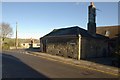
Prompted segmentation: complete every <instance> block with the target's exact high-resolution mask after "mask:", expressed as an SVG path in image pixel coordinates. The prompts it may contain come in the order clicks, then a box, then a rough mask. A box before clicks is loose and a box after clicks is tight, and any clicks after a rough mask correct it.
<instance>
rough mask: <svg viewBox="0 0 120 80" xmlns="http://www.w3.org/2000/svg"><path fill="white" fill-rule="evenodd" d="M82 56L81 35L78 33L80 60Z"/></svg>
mask: <svg viewBox="0 0 120 80" xmlns="http://www.w3.org/2000/svg"><path fill="white" fill-rule="evenodd" d="M80 56H81V35H80V34H79V35H78V60H80Z"/></svg>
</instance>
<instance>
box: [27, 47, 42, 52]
mask: <svg viewBox="0 0 120 80" xmlns="http://www.w3.org/2000/svg"><path fill="white" fill-rule="evenodd" d="M25 50H26V51H28V52H29V51H31V52H40V48H39V47H38V48H28V49H25Z"/></svg>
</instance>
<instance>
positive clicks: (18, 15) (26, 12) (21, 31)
mask: <svg viewBox="0 0 120 80" xmlns="http://www.w3.org/2000/svg"><path fill="white" fill-rule="evenodd" d="M94 4H95V6H96V8H97V16H96V24H97V26H112V25H118V3H117V2H95V3H94ZM89 5H90V3H89V2H2V22H5V23H9V24H10V26H11V27H12V28H13V31H14V35H13V36H12V37H13V38H14V37H15V30H16V22H17V23H18V37H19V38H36V39H39V38H40V37H42V36H44V35H46V34H48V33H49V32H51V31H52V30H53V29H59V28H67V27H73V26H79V27H81V28H84V29H87V23H88V6H89Z"/></svg>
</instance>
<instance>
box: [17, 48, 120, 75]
mask: <svg viewBox="0 0 120 80" xmlns="http://www.w3.org/2000/svg"><path fill="white" fill-rule="evenodd" d="M17 51H19V50H17ZM19 53H23V54H28V55H33V56H39V57H41V58H45V59H48V60H52V61H57V62H60V63H65V64H69V65H73V66H76V67H80V68H84V69H90V70H94V71H98V72H102V73H106V74H111V75H116V76H120V71H119V69H120V68H117V67H112V66H108V65H103V64H99V63H95V62H92V61H88V60H79V61H78V60H75V59H71V58H65V57H61V56H56V55H51V54H48V53H42V52H33V51H25V50H20V51H19ZM99 60H100V59H99ZM102 60H103V59H102Z"/></svg>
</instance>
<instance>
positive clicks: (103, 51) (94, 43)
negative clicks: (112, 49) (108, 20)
mask: <svg viewBox="0 0 120 80" xmlns="http://www.w3.org/2000/svg"><path fill="white" fill-rule="evenodd" d="M88 8H89V14H88V15H89V18H88V30H85V29H82V28H80V27H79V26H73V27H68V28H61V29H54V30H53V31H51V32H50V33H48V34H47V35H45V36H43V37H41V38H40V49H41V51H42V52H46V53H48V54H54V55H60V56H64V57H71V58H75V59H78V60H80V59H87V58H96V57H107V56H110V54H109V53H108V50H109V49H108V42H107V40H108V39H109V38H108V37H106V36H103V35H100V34H96V19H95V18H96V8H95V6H94V3H93V2H91V4H90V6H89V7H88Z"/></svg>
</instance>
